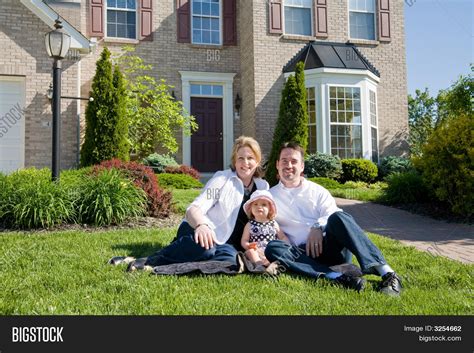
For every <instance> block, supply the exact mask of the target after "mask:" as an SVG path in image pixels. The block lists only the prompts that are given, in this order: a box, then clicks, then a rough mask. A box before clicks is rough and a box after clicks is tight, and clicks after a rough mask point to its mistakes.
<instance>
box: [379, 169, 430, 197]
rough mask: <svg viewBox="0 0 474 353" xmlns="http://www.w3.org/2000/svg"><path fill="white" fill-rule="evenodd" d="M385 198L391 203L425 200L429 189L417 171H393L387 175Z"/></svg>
mask: <svg viewBox="0 0 474 353" xmlns="http://www.w3.org/2000/svg"><path fill="white" fill-rule="evenodd" d="M387 183H388V186H387V188H386V189H385V195H384V200H385V201H386V202H388V203H390V204H406V203H415V202H425V201H427V200H428V199H429V196H428V195H429V191H428V189H427V188H426V185H425V184H424V182H423V179H422V177H421V175H420V174H418V173H417V172H416V171H410V172H405V173H392V174H390V175H389V176H388V177H387Z"/></svg>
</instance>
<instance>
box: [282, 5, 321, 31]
mask: <svg viewBox="0 0 474 353" xmlns="http://www.w3.org/2000/svg"><path fill="white" fill-rule="evenodd" d="M285 3H286V0H283V4H282V5H283V6H282V12H281V21H282V24H283V35H285V36H299V37H314V0H312V5H313V6H311V7H310V10H311V34H309V35H308V34H296V33H288V32H287V31H286V26H285V6H289V7H297V8H301V9H307V7H304V6H294V5H286V4H285Z"/></svg>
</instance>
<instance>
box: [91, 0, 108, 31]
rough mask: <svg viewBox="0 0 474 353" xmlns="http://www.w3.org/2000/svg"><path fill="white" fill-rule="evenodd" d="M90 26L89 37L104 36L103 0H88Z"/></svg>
mask: <svg viewBox="0 0 474 353" xmlns="http://www.w3.org/2000/svg"><path fill="white" fill-rule="evenodd" d="M89 5H90V9H89V10H90V11H89V14H90V26H89V33H90V36H91V37H103V36H104V0H90V4H89Z"/></svg>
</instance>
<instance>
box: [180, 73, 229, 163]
mask: <svg viewBox="0 0 474 353" xmlns="http://www.w3.org/2000/svg"><path fill="white" fill-rule="evenodd" d="M179 73H180V75H181V85H182V88H181V90H182V97H183V108H184V109H186V111H187V112H188V113H191V83H196V84H216V85H221V86H223V96H222V145H223V148H224V151H223V165H224V168H226V166H228V165H229V164H230V157H231V155H230V154H231V152H232V146H233V144H234V120H233V104H234V103H233V102H234V99H233V97H234V93H233V84H234V76H235V75H236V74H235V73H218V72H198V71H179ZM201 97H202V96H201ZM212 97H214V98H218V97H216V96H212ZM182 148H183V152H182V157H183V164H187V165H191V136H188V135H186V134H185V133H184V132H183V147H182Z"/></svg>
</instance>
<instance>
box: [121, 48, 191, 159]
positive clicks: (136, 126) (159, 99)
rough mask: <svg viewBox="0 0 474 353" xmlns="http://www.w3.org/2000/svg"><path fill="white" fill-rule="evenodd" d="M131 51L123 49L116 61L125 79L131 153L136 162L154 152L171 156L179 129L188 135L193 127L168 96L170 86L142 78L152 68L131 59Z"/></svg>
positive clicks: (146, 77)
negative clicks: (164, 152)
mask: <svg viewBox="0 0 474 353" xmlns="http://www.w3.org/2000/svg"><path fill="white" fill-rule="evenodd" d="M134 50H135V49H134V48H133V47H130V46H126V47H124V48H123V51H124V52H123V55H121V56H120V57H118V58H117V62H118V64H119V65H120V67H121V68H122V69H123V73H124V76H125V77H124V78H125V80H124V81H125V86H126V91H127V97H126V102H127V103H126V105H127V109H126V115H127V120H128V122H129V128H130V129H129V134H128V135H129V141H130V144H131V149H132V152H133V153H134V154H135V155H136V156H137V158H145V157H146V156H148V155H150V154H152V153H153V152H155V150H156V149H157V148H162V149H165V150H167V151H169V152H172V153H174V152H176V151H177V150H178V143H177V141H176V137H175V136H176V135H177V132H178V131H180V130H181V129H183V130H184V133H185V134H191V132H192V131H194V130H196V128H197V124H196V123H195V122H194V117H192V116H190V115H188V114H187V113H186V112H185V111H184V108H183V104H182V102H180V101H177V100H175V99H174V98H173V97H172V96H171V94H170V92H171V89H172V88H173V86H170V85H167V84H166V83H165V81H164V80H159V81H157V80H156V79H155V78H154V77H152V76H149V75H147V74H146V71H149V70H151V68H152V67H151V65H147V64H145V63H144V61H143V59H141V58H140V57H138V56H136V55H133V51H134Z"/></svg>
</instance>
